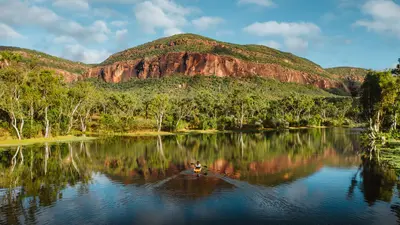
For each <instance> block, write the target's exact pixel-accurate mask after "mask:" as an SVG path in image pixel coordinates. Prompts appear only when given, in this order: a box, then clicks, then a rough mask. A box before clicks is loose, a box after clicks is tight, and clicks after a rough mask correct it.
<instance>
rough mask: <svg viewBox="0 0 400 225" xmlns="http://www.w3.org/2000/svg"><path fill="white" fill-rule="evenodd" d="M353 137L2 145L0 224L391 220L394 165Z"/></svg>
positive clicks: (399, 207)
mask: <svg viewBox="0 0 400 225" xmlns="http://www.w3.org/2000/svg"><path fill="white" fill-rule="evenodd" d="M358 139H359V133H358V132H357V131H355V130H349V129H348V130H345V129H322V130H318V129H314V130H299V131H290V132H288V131H286V132H280V133H277V132H267V133H250V134H239V133H235V134H218V135H190V136H176V137H175V136H173V137H146V138H144V137H143V138H112V139H107V140H97V141H92V142H82V143H71V144H56V145H47V146H46V145H42V146H39V145H38V146H32V147H21V148H12V149H6V150H5V151H1V152H0V224H211V223H212V224H216V223H219V224H223V223H227V224H397V223H398V221H399V218H400V201H399V192H398V188H399V187H400V186H398V183H397V175H396V173H395V172H394V171H392V170H389V169H385V168H384V167H383V166H381V165H378V164H377V163H374V162H373V161H370V160H366V159H364V158H361V157H360V155H359V154H358V153H359V151H360V146H359V141H358ZM196 160H199V161H200V162H201V163H202V164H203V165H207V167H208V168H207V169H206V168H203V174H202V175H200V176H199V177H198V176H196V175H195V174H193V172H192V170H191V167H190V163H191V162H195V161H196ZM205 173H206V174H205Z"/></svg>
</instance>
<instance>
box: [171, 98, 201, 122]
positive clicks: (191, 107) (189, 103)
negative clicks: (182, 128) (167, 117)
mask: <svg viewBox="0 0 400 225" xmlns="http://www.w3.org/2000/svg"><path fill="white" fill-rule="evenodd" d="M172 105H173V108H174V109H173V112H174V116H175V121H176V123H175V129H178V127H179V123H180V122H181V121H182V120H183V119H184V118H187V117H190V116H191V115H193V113H194V111H195V109H196V107H197V106H196V103H195V101H194V99H193V98H192V97H182V98H175V99H173V103H172Z"/></svg>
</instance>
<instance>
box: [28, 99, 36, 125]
mask: <svg viewBox="0 0 400 225" xmlns="http://www.w3.org/2000/svg"><path fill="white" fill-rule="evenodd" d="M34 113H35V110H34V109H33V102H31V105H30V113H29V114H30V116H31V121H30V123H31V129H32V127H33V115H34Z"/></svg>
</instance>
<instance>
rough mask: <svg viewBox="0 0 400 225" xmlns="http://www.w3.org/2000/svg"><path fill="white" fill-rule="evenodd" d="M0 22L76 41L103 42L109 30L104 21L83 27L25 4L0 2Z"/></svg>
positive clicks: (50, 11)
mask: <svg viewBox="0 0 400 225" xmlns="http://www.w3.org/2000/svg"><path fill="white" fill-rule="evenodd" d="M0 12H2V13H0V21H2V22H3V23H4V24H7V25H19V26H31V25H33V26H37V27H39V28H42V29H45V30H47V31H48V32H50V33H52V34H54V35H56V36H70V37H72V38H74V39H76V40H77V41H85V42H104V41H106V40H107V39H108V34H109V33H110V30H109V29H108V27H107V24H106V23H105V22H104V21H101V20H98V21H95V22H93V23H92V25H89V26H83V25H81V24H80V23H77V22H75V21H73V20H68V19H65V18H63V17H61V16H59V15H57V14H56V13H55V12H53V11H52V10H50V9H47V8H44V7H39V6H34V5H29V4H28V3H26V2H20V1H14V0H3V1H0Z"/></svg>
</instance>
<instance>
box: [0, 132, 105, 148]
mask: <svg viewBox="0 0 400 225" xmlns="http://www.w3.org/2000/svg"><path fill="white" fill-rule="evenodd" d="M95 139H97V137H93V136H89V137H83V136H81V137H79V136H73V135H69V136H58V137H51V138H30V139H23V140H18V139H8V140H0V148H1V147H15V146H27V145H34V144H44V143H58V142H63V143H68V142H76V141H90V140H95Z"/></svg>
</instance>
